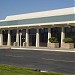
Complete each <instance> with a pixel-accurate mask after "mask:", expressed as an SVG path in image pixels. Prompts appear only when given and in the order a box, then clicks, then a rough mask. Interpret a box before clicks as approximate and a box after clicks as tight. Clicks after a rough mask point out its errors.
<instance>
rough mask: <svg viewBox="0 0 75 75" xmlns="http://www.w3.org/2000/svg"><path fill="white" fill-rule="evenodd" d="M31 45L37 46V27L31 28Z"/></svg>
mask: <svg viewBox="0 0 75 75" xmlns="http://www.w3.org/2000/svg"><path fill="white" fill-rule="evenodd" d="M29 46H36V29H29Z"/></svg>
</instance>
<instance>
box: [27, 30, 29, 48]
mask: <svg viewBox="0 0 75 75" xmlns="http://www.w3.org/2000/svg"><path fill="white" fill-rule="evenodd" d="M28 46H29V34H28V29H26V47H28Z"/></svg>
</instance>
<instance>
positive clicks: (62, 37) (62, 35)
mask: <svg viewBox="0 0 75 75" xmlns="http://www.w3.org/2000/svg"><path fill="white" fill-rule="evenodd" d="M64 38H65V33H64V27H62V28H61V45H62V43H64V42H63V39H64Z"/></svg>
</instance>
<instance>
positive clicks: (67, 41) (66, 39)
mask: <svg viewBox="0 0 75 75" xmlns="http://www.w3.org/2000/svg"><path fill="white" fill-rule="evenodd" d="M63 42H65V43H72V42H73V39H72V38H64V39H63Z"/></svg>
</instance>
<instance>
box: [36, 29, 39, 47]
mask: <svg viewBox="0 0 75 75" xmlns="http://www.w3.org/2000/svg"><path fill="white" fill-rule="evenodd" d="M36 47H39V28H37V30H36Z"/></svg>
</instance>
